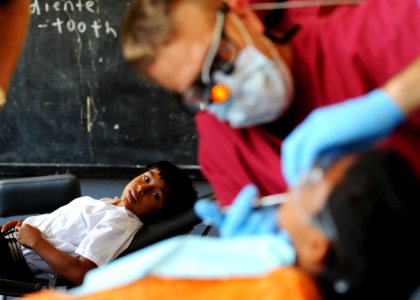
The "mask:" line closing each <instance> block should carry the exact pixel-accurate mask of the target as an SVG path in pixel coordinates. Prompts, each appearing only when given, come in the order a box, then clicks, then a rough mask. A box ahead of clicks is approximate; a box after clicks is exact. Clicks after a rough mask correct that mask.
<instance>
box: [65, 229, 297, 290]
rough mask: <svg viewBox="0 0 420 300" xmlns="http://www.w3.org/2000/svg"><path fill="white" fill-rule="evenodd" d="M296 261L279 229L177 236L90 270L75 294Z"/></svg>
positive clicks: (258, 272)
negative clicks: (226, 236) (221, 235)
mask: <svg viewBox="0 0 420 300" xmlns="http://www.w3.org/2000/svg"><path fill="white" fill-rule="evenodd" d="M294 262H295V251H294V249H293V247H291V246H290V243H289V242H288V241H286V240H285V239H283V238H282V237H281V236H279V235H261V236H253V237H240V238H231V239H221V238H217V237H200V236H192V235H189V236H178V237H174V238H171V239H168V240H165V241H162V242H160V243H157V244H154V245H152V246H150V247H147V248H144V249H142V250H140V251H137V252H135V253H132V254H130V255H127V256H125V257H122V258H120V259H118V260H116V261H114V262H112V263H110V264H108V265H106V266H104V267H101V268H97V269H94V270H92V271H90V272H88V273H87V274H86V277H85V280H84V282H83V284H82V285H81V286H79V287H77V288H75V289H73V290H70V294H72V295H84V294H88V293H92V292H95V291H99V290H103V289H109V288H113V287H118V286H122V285H126V284H129V283H131V282H133V281H136V280H138V279H140V278H142V277H144V276H146V275H156V276H162V277H170V278H195V279H200V278H201V279H215V278H231V277H238V276H240V277H255V276H262V275H264V274H266V273H268V272H270V271H272V270H274V269H276V268H279V267H281V266H287V265H291V264H293V263H294Z"/></svg>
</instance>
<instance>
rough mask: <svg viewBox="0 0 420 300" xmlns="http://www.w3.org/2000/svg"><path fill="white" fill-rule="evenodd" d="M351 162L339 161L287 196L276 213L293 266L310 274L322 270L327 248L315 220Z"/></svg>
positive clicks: (323, 233)
mask: <svg viewBox="0 0 420 300" xmlns="http://www.w3.org/2000/svg"><path fill="white" fill-rule="evenodd" d="M353 162H354V156H346V157H343V158H341V159H339V160H338V161H336V162H335V163H334V164H333V165H332V166H331V167H330V168H328V170H326V171H325V173H324V175H322V176H320V177H319V180H316V181H315V182H313V183H311V184H308V185H303V186H301V187H298V188H296V189H294V190H292V191H291V192H289V193H288V197H289V200H288V201H287V203H285V204H283V205H282V206H281V207H280V209H279V212H278V222H279V226H280V228H283V229H284V230H286V231H287V232H288V234H289V236H290V239H291V241H292V243H293V245H294V247H295V249H296V253H297V262H296V263H297V265H298V266H300V267H302V268H303V269H304V270H306V271H308V272H310V273H315V274H316V273H319V272H320V271H321V270H322V267H323V262H324V259H325V255H326V254H327V251H328V249H329V245H330V240H329V238H328V237H327V235H326V234H325V229H324V228H321V226H319V223H317V220H316V216H317V215H318V214H319V212H320V211H321V210H322V209H323V208H324V206H325V203H326V201H327V199H328V197H329V195H330V194H331V192H332V190H333V189H334V187H335V186H336V185H337V183H338V182H339V181H340V180H341V178H342V177H343V175H344V174H345V172H346V170H347V169H348V167H349V166H350V165H351V164H352V163H353ZM315 177H316V176H315ZM333 229H334V230H335V229H336V228H335V227H334V228H333Z"/></svg>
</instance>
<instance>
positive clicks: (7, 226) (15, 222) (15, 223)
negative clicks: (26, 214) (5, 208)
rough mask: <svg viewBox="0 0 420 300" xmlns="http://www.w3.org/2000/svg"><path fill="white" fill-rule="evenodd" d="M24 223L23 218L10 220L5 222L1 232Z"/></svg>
mask: <svg viewBox="0 0 420 300" xmlns="http://www.w3.org/2000/svg"><path fill="white" fill-rule="evenodd" d="M22 223H23V220H12V221H9V222H7V223H5V224H3V226H1V230H0V231H1V233H4V232H6V231H7V230H9V229H10V228H12V227H16V226H20V225H22Z"/></svg>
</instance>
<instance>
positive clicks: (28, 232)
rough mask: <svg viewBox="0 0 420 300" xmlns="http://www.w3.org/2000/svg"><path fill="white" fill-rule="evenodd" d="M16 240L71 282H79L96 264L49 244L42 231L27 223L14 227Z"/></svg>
mask: <svg viewBox="0 0 420 300" xmlns="http://www.w3.org/2000/svg"><path fill="white" fill-rule="evenodd" d="M16 229H17V231H18V236H17V240H18V241H19V243H21V244H22V245H23V246H25V247H28V248H31V249H32V250H34V251H35V252H36V253H37V254H38V255H39V256H40V257H41V258H42V259H43V260H44V261H45V262H46V263H47V264H48V265H49V266H50V267H51V268H52V269H53V270H54V271H55V272H56V273H57V274H59V275H60V276H62V277H63V278H65V279H66V280H68V281H70V282H71V283H73V284H77V285H78V284H81V283H82V282H83V278H84V276H85V274H86V273H87V272H88V271H89V270H91V269H93V268H96V267H97V266H96V264H95V263H94V262H92V261H91V260H89V259H87V258H85V257H82V256H81V257H79V258H76V257H73V256H70V255H68V254H66V253H64V252H61V251H60V250H58V249H57V248H55V247H54V246H53V245H52V244H50V243H49V242H48V241H47V240H46V239H45V238H44V237H43V236H42V232H41V231H40V230H39V229H38V228H36V227H33V226H31V225H29V224H24V225H23V226H21V227H19V226H18V227H16Z"/></svg>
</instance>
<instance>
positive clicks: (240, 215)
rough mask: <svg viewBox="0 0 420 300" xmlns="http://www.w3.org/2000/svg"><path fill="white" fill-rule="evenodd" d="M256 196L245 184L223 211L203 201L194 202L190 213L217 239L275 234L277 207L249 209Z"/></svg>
mask: <svg viewBox="0 0 420 300" xmlns="http://www.w3.org/2000/svg"><path fill="white" fill-rule="evenodd" d="M257 196H258V189H257V188H256V186H255V185H253V184H249V185H246V186H245V187H244V188H243V189H242V190H241V191H240V192H239V193H238V195H237V196H236V197H235V199H234V201H233V203H232V205H231V206H230V207H229V210H228V211H227V212H222V210H221V209H220V208H219V207H218V205H217V203H216V202H215V201H212V200H207V199H200V200H198V201H197V202H196V203H195V205H194V211H195V213H196V214H197V215H198V216H199V217H200V218H201V219H202V220H203V221H205V222H209V223H210V224H212V225H213V226H215V227H216V228H218V229H219V232H220V236H221V237H236V236H251V235H262V234H270V233H277V232H278V231H279V229H278V227H277V207H276V206H270V207H263V208H258V209H255V208H253V207H252V202H253V200H254V199H255V197H257Z"/></svg>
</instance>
